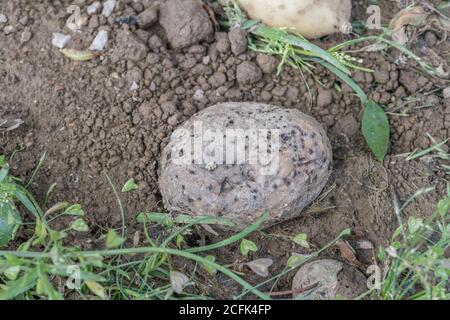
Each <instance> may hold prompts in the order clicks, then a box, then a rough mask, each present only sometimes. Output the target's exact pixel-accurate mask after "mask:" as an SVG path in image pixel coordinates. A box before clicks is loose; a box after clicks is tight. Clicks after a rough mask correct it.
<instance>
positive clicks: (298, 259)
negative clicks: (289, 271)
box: [287, 252, 310, 268]
mask: <svg viewBox="0 0 450 320" xmlns="http://www.w3.org/2000/svg"><path fill="white" fill-rule="evenodd" d="M309 258H310V256H309V255H305V254H299V253H295V252H294V253H293V254H292V255H291V256H290V257H289V259H288V261H287V266H288V267H289V268H294V267H297V266H299V265H301V264H302V263H304V262H305V261H307V260H308V259H309Z"/></svg>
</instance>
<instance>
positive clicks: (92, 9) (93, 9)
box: [86, 1, 102, 15]
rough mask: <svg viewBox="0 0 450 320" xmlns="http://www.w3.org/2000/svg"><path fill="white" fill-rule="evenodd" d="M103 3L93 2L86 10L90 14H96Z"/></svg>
mask: <svg viewBox="0 0 450 320" xmlns="http://www.w3.org/2000/svg"><path fill="white" fill-rule="evenodd" d="M101 5H102V4H101V3H100V1H95V2H94V3H93V4H91V5H90V6H88V7H87V9H86V11H87V13H88V14H90V15H92V14H96V13H97V12H98V10H99V9H100V6H101Z"/></svg>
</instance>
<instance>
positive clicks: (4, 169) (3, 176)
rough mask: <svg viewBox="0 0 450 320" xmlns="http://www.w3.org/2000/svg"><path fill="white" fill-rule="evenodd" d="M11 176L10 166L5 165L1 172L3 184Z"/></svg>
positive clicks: (0, 179) (0, 178)
mask: <svg viewBox="0 0 450 320" xmlns="http://www.w3.org/2000/svg"><path fill="white" fill-rule="evenodd" d="M8 174H9V165H7V164H5V165H3V166H2V167H1V170H0V182H3V181H4V180H5V179H6V178H7V177H8Z"/></svg>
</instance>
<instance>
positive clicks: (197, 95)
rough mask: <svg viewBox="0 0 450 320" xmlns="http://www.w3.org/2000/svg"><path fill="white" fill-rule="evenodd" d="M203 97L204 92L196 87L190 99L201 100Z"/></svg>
mask: <svg viewBox="0 0 450 320" xmlns="http://www.w3.org/2000/svg"><path fill="white" fill-rule="evenodd" d="M204 97H205V92H204V91H203V90H202V89H198V90H196V91H195V93H194V95H193V96H192V99H194V100H201V99H203V98H204Z"/></svg>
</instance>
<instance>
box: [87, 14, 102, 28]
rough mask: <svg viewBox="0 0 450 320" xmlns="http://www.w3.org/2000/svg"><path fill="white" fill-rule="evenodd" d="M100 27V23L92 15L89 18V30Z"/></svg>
mask: <svg viewBox="0 0 450 320" xmlns="http://www.w3.org/2000/svg"><path fill="white" fill-rule="evenodd" d="M99 25H100V21H99V19H98V16H97V15H93V16H92V17H91V19H89V26H88V27H89V29H91V30H93V29H97V28H98V27H99Z"/></svg>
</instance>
